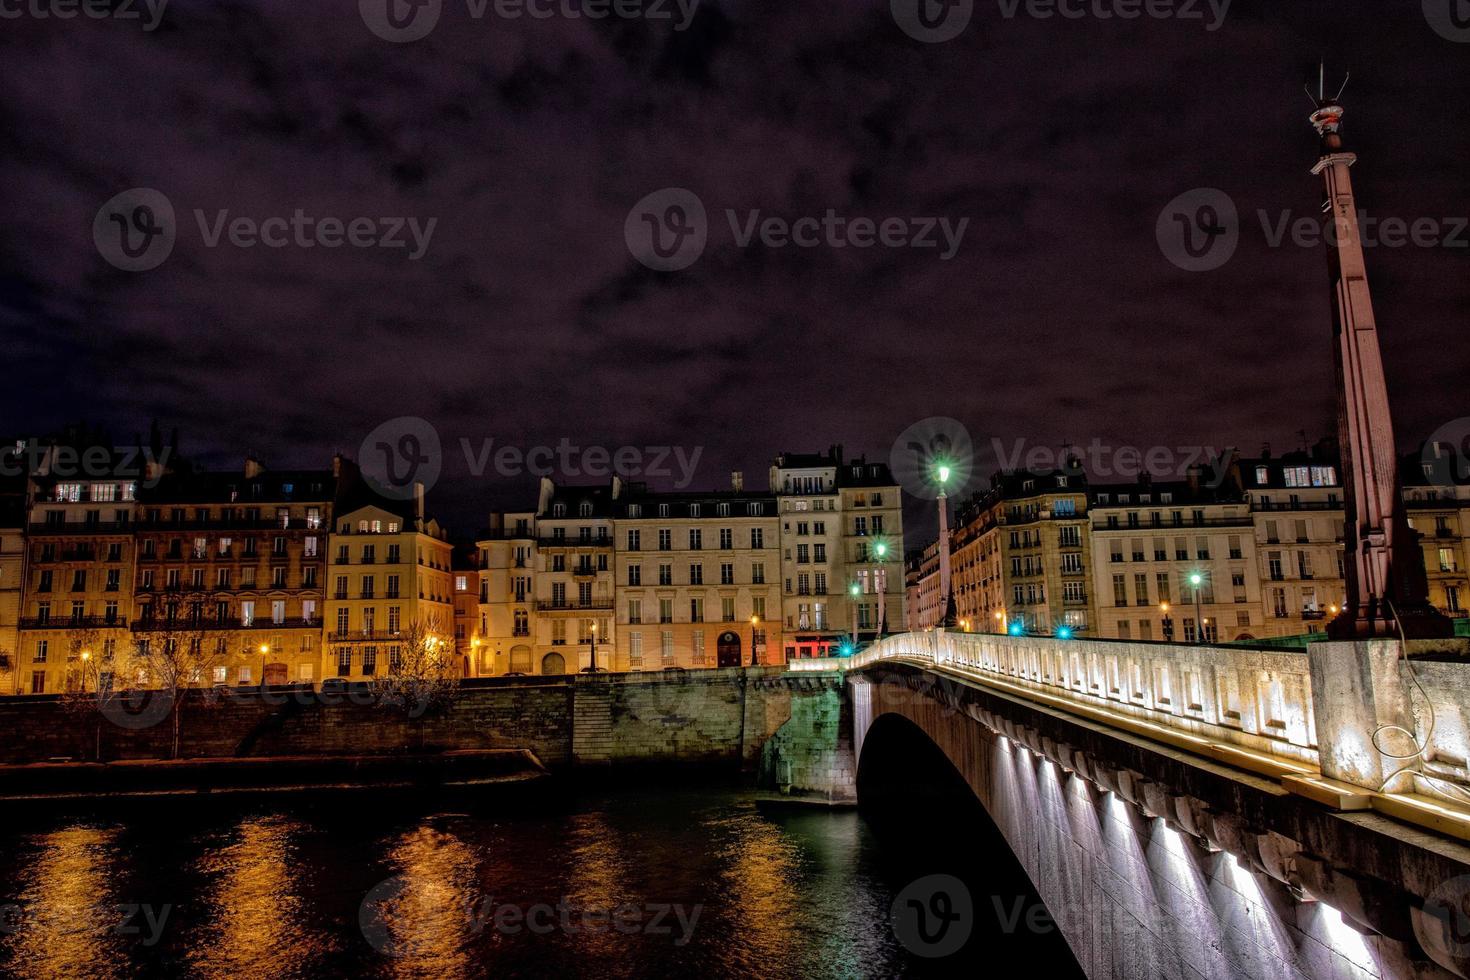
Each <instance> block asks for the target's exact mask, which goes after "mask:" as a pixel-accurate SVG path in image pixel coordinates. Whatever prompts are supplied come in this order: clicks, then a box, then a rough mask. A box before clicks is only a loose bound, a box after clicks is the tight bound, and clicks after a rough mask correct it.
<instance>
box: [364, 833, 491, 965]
mask: <svg viewBox="0 0 1470 980" xmlns="http://www.w3.org/2000/svg"><path fill="white" fill-rule="evenodd" d="M387 857H388V860H389V862H390V864H391V865H392V866H393V867H394V868H395V870H396V872H397V874H396V876H395V878H393V879H390V882H389V883H388V884H387V886H386V887H381V888H380V890H379V893H378V894H379V896H380V897H379V898H378V900H376V901H375V903H374V905H375V908H374V909H372V910H370V911H369V914H370V915H374V916H375V917H376V922H377V924H378V928H379V929H381V935H382V936H383V937H384V938H385V939H386V942H387V945H386V949H387V950H388V956H387V960H388V967H387V968H388V971H389V973H390V974H391V975H392V976H400V977H459V976H470V975H472V974H473V973H474V972H475V961H474V957H473V956H472V955H471V944H472V942H473V936H474V930H473V921H474V920H473V918H472V916H471V905H472V903H473V901H474V898H475V896H474V892H473V889H472V883H473V882H474V880H475V873H476V867H477V865H478V863H479V856H478V854H477V852H476V850H475V848H474V847H472V846H471V845H469V844H467V843H465V842H464V841H463V840H462V839H460V837H458V836H457V835H455V834H453V833H450V832H447V831H444V830H441V829H438V828H436V827H433V826H429V825H424V826H420V827H417V828H415V829H414V830H412V831H409V832H408V833H406V834H404V835H402V836H401V837H400V838H399V839H398V840H397V841H396V842H394V843H393V844H391V845H390V846H389V849H388V853H387Z"/></svg>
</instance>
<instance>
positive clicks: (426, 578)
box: [322, 481, 454, 680]
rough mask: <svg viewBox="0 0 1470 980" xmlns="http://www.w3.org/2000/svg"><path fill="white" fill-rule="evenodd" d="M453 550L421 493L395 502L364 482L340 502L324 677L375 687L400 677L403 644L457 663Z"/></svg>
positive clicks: (331, 553) (332, 545)
mask: <svg viewBox="0 0 1470 980" xmlns="http://www.w3.org/2000/svg"><path fill="white" fill-rule="evenodd" d="M452 563H453V548H452V546H451V545H450V543H449V540H448V535H447V534H446V533H445V531H444V529H443V528H442V527H440V525H439V522H438V521H436V520H434V519H433V518H429V517H427V516H425V513H424V496H423V492H422V488H419V492H418V493H417V494H416V495H415V496H414V498H413V499H412V500H407V501H401V500H388V499H385V498H383V497H380V496H378V495H377V494H375V493H374V492H373V491H372V490H371V488H369V487H368V486H367V485H366V484H365V483H363V482H362V481H358V482H356V483H355V484H354V485H353V487H352V488H351V489H349V490H348V491H347V493H346V496H345V497H344V498H343V499H342V500H341V501H339V503H338V504H337V508H336V513H335V514H334V515H333V519H332V526H331V535H330V537H329V540H328V565H327V579H328V588H329V591H328V592H327V596H326V599H325V606H326V613H325V620H326V622H325V627H326V647H327V649H326V654H325V658H324V662H323V664H322V676H323V677H339V678H343V679H346V680H371V679H373V678H375V677H380V676H383V675H386V674H390V673H393V672H394V671H395V670H396V669H397V667H398V665H399V664H400V663H401V662H402V659H401V658H402V657H403V655H404V649H403V644H405V643H407V642H411V641H415V640H420V639H421V640H422V641H423V642H426V643H428V644H429V645H431V646H434V645H438V646H442V647H443V648H444V649H445V651H446V654H445V655H446V656H449V655H452V649H453V646H452V631H453V629H454V581H453V571H452Z"/></svg>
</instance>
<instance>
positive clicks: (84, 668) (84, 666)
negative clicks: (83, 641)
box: [81, 650, 102, 694]
mask: <svg viewBox="0 0 1470 980" xmlns="http://www.w3.org/2000/svg"><path fill="white" fill-rule="evenodd" d="M91 659H92V652H91V651H90V650H83V651H82V676H81V682H82V683H81V687H82V693H83V694H86V693H87V661H88V660H91ZM97 693H98V694H101V693H102V684H101V682H100V681H99V682H98V684H97Z"/></svg>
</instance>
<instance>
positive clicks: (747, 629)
mask: <svg viewBox="0 0 1470 980" xmlns="http://www.w3.org/2000/svg"><path fill="white" fill-rule="evenodd" d="M613 534H614V544H615V552H614V554H615V559H614V562H615V571H616V582H617V609H616V623H617V657H616V660H609V666H612V667H613V669H615V670H659V669H662V668H665V667H683V668H695V669H698V668H707V667H739V666H748V665H751V664H753V663H760V664H779V663H783V662H784V659H785V654H784V649H783V646H782V636H783V632H782V621H781V618H780V610H781V584H780V578H779V576H780V568H781V557H780V555H781V552H780V534H779V528H778V522H777V515H776V498H775V496H774V495H773V494H770V493H752V492H747V491H746V490H744V489H743V479H742V478H741V476H740V474H738V473H737V474H735V475H734V479H733V480H732V487H731V489H730V490H728V491H705V492H687V493H653V492H650V491H649V490H648V489H647V488H646V487H645V486H643V485H641V484H626V485H624V486H623V487H622V488H621V492H620V493H619V494H618V496H617V498H616V499H615V501H614V503H613Z"/></svg>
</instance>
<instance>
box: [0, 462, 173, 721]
mask: <svg viewBox="0 0 1470 980" xmlns="http://www.w3.org/2000/svg"><path fill="white" fill-rule="evenodd" d="M78 452H79V450H78V449H77V448H76V447H71V446H51V447H48V448H47V449H46V450H45V451H44V452H43V453H42V454H41V458H40V464H39V466H38V467H37V468H36V471H35V472H34V473H33V474H32V476H31V478H30V481H29V492H28V493H29V508H28V511H29V512H28V514H27V527H26V563H25V564H26V568H25V575H26V581H25V592H24V595H23V597H22V609H21V617H20V636H19V639H18V641H17V645H18V647H19V652H18V654H17V657H16V681H17V692H18V693H29V694H52V693H57V692H60V691H65V690H66V689H67V688H68V687H69V686H71V687H76V686H78V685H79V684H80V683H81V682H82V677H81V673H82V672H81V665H82V663H83V662H84V661H86V660H89V659H90V658H92V657H97V658H99V660H98V662H99V663H113V664H116V663H120V662H121V659H122V658H123V657H125V656H129V655H130V651H131V645H132V636H131V633H130V631H129V625H130V623H131V621H132V618H133V568H134V538H133V526H132V521H133V514H134V509H135V507H136V502H137V489H138V483H139V479H140V478H142V479H148V480H151V479H153V478H156V477H157V476H159V474H158V473H157V472H154V471H151V470H150V471H147V472H142V471H136V475H135V471H134V469H133V466H134V465H135V464H134V462H133V461H132V460H131V459H129V458H128V457H127V456H126V454H122V453H117V452H114V451H111V450H107V449H103V448H101V447H97V446H93V447H90V448H88V449H86V450H81V452H82V453H85V456H86V459H87V463H86V465H85V466H83V465H80V462H79V460H80V459H81V458H82V457H81V456H79V455H78ZM111 474H121V475H111ZM108 680H110V678H108Z"/></svg>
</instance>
